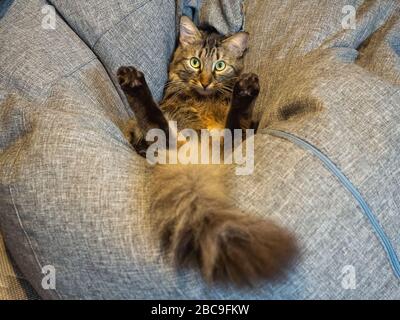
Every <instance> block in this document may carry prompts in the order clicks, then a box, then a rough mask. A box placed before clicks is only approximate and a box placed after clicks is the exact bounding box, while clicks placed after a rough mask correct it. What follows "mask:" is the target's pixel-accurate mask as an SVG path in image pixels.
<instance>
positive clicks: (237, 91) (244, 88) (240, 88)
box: [233, 73, 260, 98]
mask: <svg viewBox="0 0 400 320" xmlns="http://www.w3.org/2000/svg"><path fill="white" fill-rule="evenodd" d="M259 92H260V83H259V80H258V76H257V75H256V74H254V73H244V74H242V75H240V77H239V79H238V81H237V82H236V84H235V86H234V88H233V94H234V95H236V96H238V97H248V98H256V97H257V96H258V94H259Z"/></svg>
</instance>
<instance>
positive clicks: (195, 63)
mask: <svg viewBox="0 0 400 320" xmlns="http://www.w3.org/2000/svg"><path fill="white" fill-rule="evenodd" d="M190 65H191V67H192V68H195V69H200V65H201V63H200V60H199V59H198V58H195V57H193V58H192V59H190Z"/></svg>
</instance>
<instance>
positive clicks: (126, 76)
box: [117, 66, 146, 95]
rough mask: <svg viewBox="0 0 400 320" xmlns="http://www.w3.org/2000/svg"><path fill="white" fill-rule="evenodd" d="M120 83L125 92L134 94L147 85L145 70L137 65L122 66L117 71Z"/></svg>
mask: <svg viewBox="0 0 400 320" xmlns="http://www.w3.org/2000/svg"><path fill="white" fill-rule="evenodd" d="M117 77H118V83H119V85H120V86H121V88H122V90H123V91H124V92H125V93H128V94H131V95H134V94H135V93H138V92H140V91H141V90H142V89H144V88H145V86H146V81H145V79H144V74H143V72H141V71H139V70H137V69H136V68H135V67H125V66H123V67H120V68H119V69H118V71H117Z"/></svg>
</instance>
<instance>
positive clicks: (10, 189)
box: [8, 186, 61, 298]
mask: <svg viewBox="0 0 400 320" xmlns="http://www.w3.org/2000/svg"><path fill="white" fill-rule="evenodd" d="M8 189H9V192H10V197H11V202H12V205H13V207H14V211H15V214H16V216H17V218H18V223H19V226H20V227H21V229H22V231H23V233H24V235H25V238H26V240H27V241H28V244H29V247H30V248H31V251H32V253H33V256H34V258H35V260H36V263H37V264H38V266H39V269H40V272H41V271H42V269H43V267H42V264H41V263H40V261H39V257H38V256H37V254H36V251H35V249H34V248H33V245H32V241H31V239H30V237H29V235H28V233H27V232H26V229H25V227H24V224H23V223H22V219H21V216H20V214H19V210H18V208H17V206H16V204H15V200H14V196H13V192H12V187H11V186H10V187H9V188H8ZM53 291H54V292H55V293H56V294H57V296H58V297H59V298H61V296H60V294H59V293H58V291H57V289H53Z"/></svg>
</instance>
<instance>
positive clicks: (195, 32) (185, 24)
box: [179, 16, 201, 46]
mask: <svg viewBox="0 0 400 320" xmlns="http://www.w3.org/2000/svg"><path fill="white" fill-rule="evenodd" d="M199 40H201V33H200V31H199V29H197V27H196V26H195V24H194V23H193V22H192V20H190V19H189V18H188V17H186V16H182V17H181V23H180V29H179V42H180V44H181V45H182V46H188V45H193V44H194V43H195V42H198V41H199Z"/></svg>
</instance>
